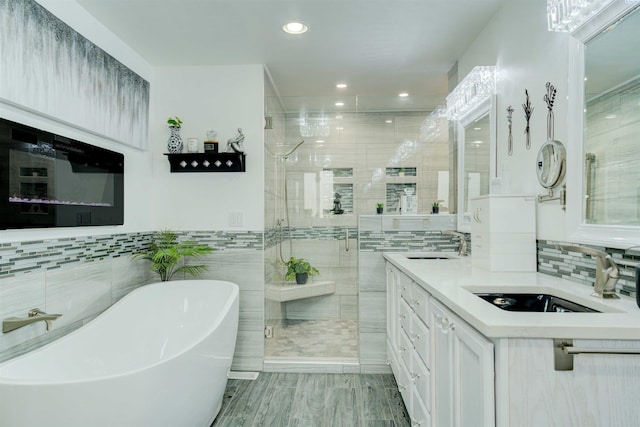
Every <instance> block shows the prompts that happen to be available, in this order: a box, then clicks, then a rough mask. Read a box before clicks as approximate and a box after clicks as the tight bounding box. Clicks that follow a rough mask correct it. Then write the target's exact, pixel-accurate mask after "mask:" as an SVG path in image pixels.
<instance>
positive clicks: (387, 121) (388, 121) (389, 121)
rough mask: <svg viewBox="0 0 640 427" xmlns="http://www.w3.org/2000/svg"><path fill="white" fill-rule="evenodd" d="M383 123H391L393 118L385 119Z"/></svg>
mask: <svg viewBox="0 0 640 427" xmlns="http://www.w3.org/2000/svg"><path fill="white" fill-rule="evenodd" d="M384 122H385V123H393V120H385V121H384Z"/></svg>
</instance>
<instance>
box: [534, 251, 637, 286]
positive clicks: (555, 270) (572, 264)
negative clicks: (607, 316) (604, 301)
mask: <svg viewBox="0 0 640 427" xmlns="http://www.w3.org/2000/svg"><path fill="white" fill-rule="evenodd" d="M559 243H565V244H566V242H557V241H550V240H538V272H540V273H545V274H550V275H552V276H556V277H562V278H563V279H567V280H571V281H573V282H578V283H582V284H585V285H589V286H593V284H594V283H595V279H596V262H595V260H593V259H592V258H591V256H589V255H584V254H577V253H573V252H571V253H569V254H565V253H563V252H562V251H560V250H559V249H556V247H555V245H556V244H559ZM587 246H590V247H593V248H596V249H599V250H601V251H604V252H607V253H609V254H611V256H612V258H613V260H614V261H615V263H616V264H617V265H618V268H619V269H620V280H618V283H617V285H616V291H617V292H619V293H620V294H622V295H628V296H632V297H635V295H636V284H635V280H636V279H635V266H636V265H637V264H638V263H640V250H639V249H626V250H625V249H616V248H608V247H602V246H592V245H587Z"/></svg>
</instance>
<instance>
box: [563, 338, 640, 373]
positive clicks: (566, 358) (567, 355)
mask: <svg viewBox="0 0 640 427" xmlns="http://www.w3.org/2000/svg"><path fill="white" fill-rule="evenodd" d="M553 354H554V358H553V359H554V365H555V370H556V371H573V355H574V354H640V349H632V348H584V347H574V346H573V340H570V339H558V338H556V339H554V340H553Z"/></svg>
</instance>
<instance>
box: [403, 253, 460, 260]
mask: <svg viewBox="0 0 640 427" xmlns="http://www.w3.org/2000/svg"><path fill="white" fill-rule="evenodd" d="M405 258H407V259H458V258H459V257H458V256H457V255H455V254H448V253H443V252H434V253H428V252H427V253H414V254H407V255H406V256H405Z"/></svg>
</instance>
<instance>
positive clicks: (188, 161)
mask: <svg viewBox="0 0 640 427" xmlns="http://www.w3.org/2000/svg"><path fill="white" fill-rule="evenodd" d="M165 156H167V158H168V160H169V164H170V165H171V172H245V167H246V154H243V153H176V154H170V153H167V154H165Z"/></svg>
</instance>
